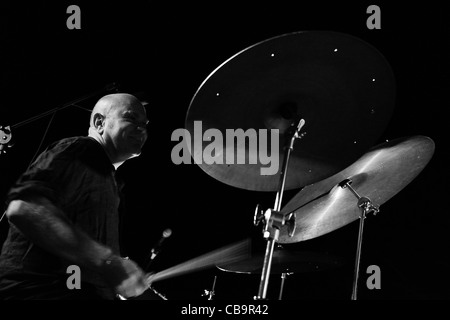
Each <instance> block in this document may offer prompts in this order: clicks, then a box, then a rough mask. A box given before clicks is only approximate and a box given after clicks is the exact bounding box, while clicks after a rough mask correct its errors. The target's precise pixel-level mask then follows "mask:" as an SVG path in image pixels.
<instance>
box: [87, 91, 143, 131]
mask: <svg viewBox="0 0 450 320" xmlns="http://www.w3.org/2000/svg"><path fill="white" fill-rule="evenodd" d="M130 105H132V106H135V107H136V108H139V107H141V108H142V110H144V113H145V109H144V106H143V105H142V103H141V102H140V101H139V99H137V98H136V97H135V96H133V95H131V94H128V93H113V94H109V95H106V96H104V97H102V98H100V100H98V101H97V103H96V104H95V106H94V108H93V109H92V113H91V119H90V121H89V126H90V127H93V126H94V116H95V114H101V115H103V116H105V117H107V116H109V115H111V114H112V113H113V112H116V111H120V110H119V109H120V108H122V109H123V108H126V107H127V106H130Z"/></svg>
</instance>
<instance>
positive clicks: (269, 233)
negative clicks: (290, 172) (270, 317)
mask: <svg viewBox="0 0 450 320" xmlns="http://www.w3.org/2000/svg"><path fill="white" fill-rule="evenodd" d="M304 125H305V120H304V119H301V120H299V122H298V124H297V127H296V128H295V131H294V132H293V134H292V137H291V139H290V141H289V146H288V147H287V148H286V149H285V156H284V159H283V166H282V168H281V170H282V171H281V174H280V183H279V189H278V192H277V195H276V198H275V205H274V210H273V212H274V214H275V215H276V214H277V213H278V212H279V211H280V209H281V201H282V198H283V192H284V188H285V185H286V174H287V169H288V166H289V157H290V155H291V152H292V150H293V149H294V142H295V139H298V138H301V137H302V135H300V134H299V133H300V130H301V129H302V127H303V126H304ZM268 212H270V216H267V215H266V217H265V219H266V225H265V228H264V233H263V234H264V238H266V239H267V245H266V252H265V255H264V262H263V269H262V274H261V281H260V283H259V289H258V295H257V296H256V297H255V299H256V300H264V299H266V297H267V288H268V286H269V276H270V269H271V267H272V257H273V250H274V248H275V243H276V242H277V241H278V237H279V234H280V230H279V228H278V226H277V225H275V227H272V225H273V222H276V221H273V222H272V219H271V218H272V213H271V212H272V211H270V210H268ZM273 220H276V219H273ZM281 223H282V224H284V221H282V222H281Z"/></svg>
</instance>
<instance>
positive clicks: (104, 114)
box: [89, 93, 148, 168]
mask: <svg viewBox="0 0 450 320" xmlns="http://www.w3.org/2000/svg"><path fill="white" fill-rule="evenodd" d="M147 123H148V119H147V114H146V111H145V108H144V106H143V105H142V103H141V102H140V101H139V99H138V98H136V97H135V96H133V95H131V94H127V93H114V94H109V95H106V96H104V97H102V98H101V99H100V100H98V101H97V103H96V104H95V106H94V108H93V109H92V113H91V118H90V124H89V136H90V137H92V138H94V139H96V140H97V141H98V142H99V143H100V144H101V145H102V146H103V147H104V148H105V150H106V152H107V153H108V156H109V157H110V159H111V161H112V163H113V164H114V166H116V168H117V167H118V166H119V165H120V164H121V163H123V162H124V161H125V160H127V159H129V158H132V157H136V156H138V155H139V154H140V153H141V148H142V146H143V145H144V143H145V141H146V140H147V129H146V126H147Z"/></svg>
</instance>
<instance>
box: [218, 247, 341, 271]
mask: <svg viewBox="0 0 450 320" xmlns="http://www.w3.org/2000/svg"><path fill="white" fill-rule="evenodd" d="M263 263H264V255H258V256H254V257H251V258H248V259H245V260H241V261H237V262H233V263H228V264H222V265H218V266H217V268H218V269H220V270H222V271H227V272H234V273H244V274H261V273H262V268H263ZM341 265H343V260H342V259H341V258H338V257H335V256H332V255H328V254H325V253H316V252H302V251H287V250H285V249H275V250H274V252H273V257H272V265H271V273H273V274H282V273H303V272H313V271H322V270H326V269H331V268H336V267H339V266H341Z"/></svg>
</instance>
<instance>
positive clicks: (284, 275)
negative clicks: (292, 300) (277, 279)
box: [278, 272, 289, 300]
mask: <svg viewBox="0 0 450 320" xmlns="http://www.w3.org/2000/svg"><path fill="white" fill-rule="evenodd" d="M288 275H289V273H287V272H283V273H282V274H281V287H280V295H279V296H278V300H282V299H283V290H284V282H285V281H286V278H287V276H288Z"/></svg>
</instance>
